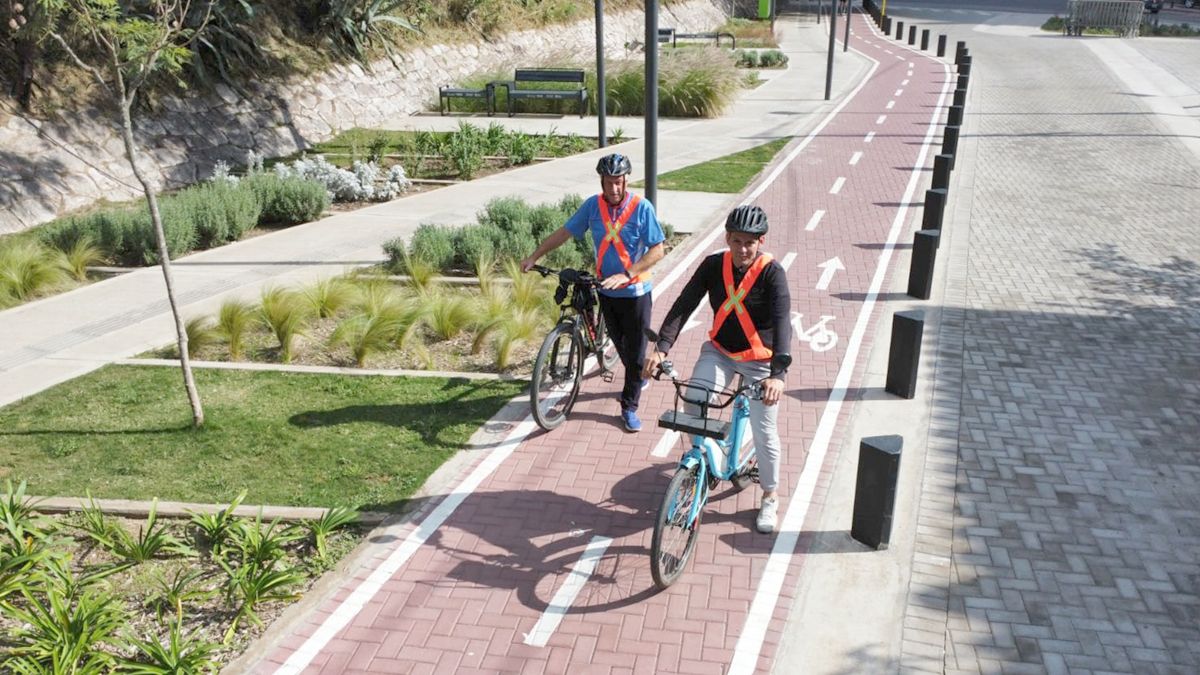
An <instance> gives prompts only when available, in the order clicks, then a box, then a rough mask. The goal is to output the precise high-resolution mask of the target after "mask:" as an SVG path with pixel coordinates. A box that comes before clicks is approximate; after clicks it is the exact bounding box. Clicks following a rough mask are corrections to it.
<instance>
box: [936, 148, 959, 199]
mask: <svg viewBox="0 0 1200 675" xmlns="http://www.w3.org/2000/svg"><path fill="white" fill-rule="evenodd" d="M953 159H954V156H953V155H934V157H933V189H934V190H943V191H945V192H949V191H950V162H951V160H953Z"/></svg>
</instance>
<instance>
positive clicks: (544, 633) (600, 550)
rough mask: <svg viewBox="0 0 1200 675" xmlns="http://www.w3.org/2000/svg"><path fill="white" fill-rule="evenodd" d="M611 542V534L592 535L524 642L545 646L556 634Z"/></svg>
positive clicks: (535, 645)
mask: <svg viewBox="0 0 1200 675" xmlns="http://www.w3.org/2000/svg"><path fill="white" fill-rule="evenodd" d="M611 543H612V539H611V538H609V537H601V536H595V537H592V540H591V541H590V542H588V545H587V548H585V549H583V555H581V556H579V561H578V562H576V563H575V565H574V566H572V567H571V571H570V572H569V573H568V574H567V580H566V581H564V582H563V585H562V586H559V588H558V592H557V593H555V594H554V599H553V600H551V601H550V604H549V605H548V606H547V607H546V610H545V611H544V612H542V616H541V618H539V619H538V621H537V623H536V624H534V626H533V630H531V631H529V632H528V633H526V634H525V644H527V645H532V646H534V647H545V646H546V642H548V641H549V640H550V636H551V635H553V634H554V629H555V628H558V624H560V623H562V620H563V616H564V615H566V613H567V610H568V609H570V608H571V603H573V602H575V596H577V595H579V591H581V590H583V586H584V584H586V583H587V580H588V577H590V576H592V572H595V571H596V565H597V564H598V563H599V562H600V556H602V555H604V550H605V549H607V548H608V545H609V544H611Z"/></svg>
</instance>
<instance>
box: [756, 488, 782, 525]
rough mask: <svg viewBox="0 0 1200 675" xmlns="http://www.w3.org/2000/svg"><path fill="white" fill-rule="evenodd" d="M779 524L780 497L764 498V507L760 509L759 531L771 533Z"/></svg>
mask: <svg viewBox="0 0 1200 675" xmlns="http://www.w3.org/2000/svg"><path fill="white" fill-rule="evenodd" d="M778 524H779V498H778V497H774V498H771V499H765V498H764V499H763V500H762V507H761V508H759V510H758V522H757V523H756V525H757V526H758V531H759V532H762V533H763V534H770V533H772V532H774V531H775V527H776V526H777V525H778Z"/></svg>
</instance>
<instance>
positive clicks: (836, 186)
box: [829, 176, 846, 195]
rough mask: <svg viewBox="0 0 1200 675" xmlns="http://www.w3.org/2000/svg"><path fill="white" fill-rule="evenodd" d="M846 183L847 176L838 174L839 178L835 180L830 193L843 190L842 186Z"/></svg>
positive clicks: (833, 193)
mask: <svg viewBox="0 0 1200 675" xmlns="http://www.w3.org/2000/svg"><path fill="white" fill-rule="evenodd" d="M845 184H846V177H845V176H838V179H837V180H835V181H833V187H831V188H829V194H831V195H836V194H837V193H839V192H841V191H842V186H843V185H845Z"/></svg>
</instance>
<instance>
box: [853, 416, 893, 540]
mask: <svg viewBox="0 0 1200 675" xmlns="http://www.w3.org/2000/svg"><path fill="white" fill-rule="evenodd" d="M903 447H904V438H903V437H901V436H897V435H892V436H870V437H868V438H864V439H862V441H861V442H859V445H858V475H857V477H856V478H855V481H854V514H853V516H852V517H851V520H850V536H851V537H853V538H854V540H855V541H858V542H861V543H863V544H866V545H867V546H870V547H871V548H873V549H875V550H876V551H881V550H883V549H886V548H887V547H888V544H889V543H890V542H891V539H892V513H893V512H894V511H895V508H896V483H897V482H898V481H899V479H900V451H901V449H902V448H903Z"/></svg>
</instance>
